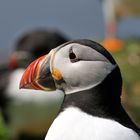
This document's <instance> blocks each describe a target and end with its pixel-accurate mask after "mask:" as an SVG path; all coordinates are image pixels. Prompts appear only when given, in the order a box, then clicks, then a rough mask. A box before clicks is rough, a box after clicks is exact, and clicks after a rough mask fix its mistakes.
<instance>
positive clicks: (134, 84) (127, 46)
mask: <svg viewBox="0 0 140 140" xmlns="http://www.w3.org/2000/svg"><path fill="white" fill-rule="evenodd" d="M123 45H124V46H123V49H122V50H121V51H120V52H116V53H113V56H114V57H115V59H116V61H117V63H118V64H119V66H120V69H121V73H122V77H123V97H122V98H123V104H124V106H125V107H126V109H127V111H128V113H129V114H130V116H131V117H132V118H133V120H134V121H135V122H136V123H137V124H138V125H139V126H140V40H129V41H128V40H127V41H124V44H123Z"/></svg>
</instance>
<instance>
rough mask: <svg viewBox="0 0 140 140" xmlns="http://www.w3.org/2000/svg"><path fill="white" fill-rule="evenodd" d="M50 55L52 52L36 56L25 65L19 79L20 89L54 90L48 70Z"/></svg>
mask: <svg viewBox="0 0 140 140" xmlns="http://www.w3.org/2000/svg"><path fill="white" fill-rule="evenodd" d="M51 57H52V53H49V54H48V55H45V56H42V57H40V58H38V59H37V60H35V61H34V62H32V63H31V64H30V65H29V66H28V67H27V69H26V70H25V72H24V74H23V76H22V78H21V81H20V89H21V88H24V89H35V90H46V91H51V90H56V87H55V83H54V80H53V77H52V74H51V71H50V60H51Z"/></svg>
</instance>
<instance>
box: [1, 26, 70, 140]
mask: <svg viewBox="0 0 140 140" xmlns="http://www.w3.org/2000/svg"><path fill="white" fill-rule="evenodd" d="M67 41H68V38H67V37H66V36H65V35H63V34H62V33H61V32H59V31H57V30H49V29H43V28H39V29H34V30H29V31H27V32H25V33H22V34H21V36H19V37H18V39H17V41H16V43H15V45H14V50H13V52H12V53H11V55H10V57H9V62H7V64H3V65H1V67H0V72H1V74H0V91H1V94H0V109H1V113H2V117H3V120H4V122H5V126H6V127H7V128H8V129H7V130H8V134H9V137H10V139H12V140H13V139H14V140H15V139H16V140H17V139H18V140H25V139H26V140H28V139H29V140H31V139H33V140H40V139H43V138H44V136H45V135H46V131H47V129H48V128H49V127H50V125H51V123H52V121H53V120H54V118H55V116H56V115H57V112H58V111H59V108H60V105H61V103H62V101H63V94H62V93H61V91H54V92H52V94H48V93H46V92H45V93H44V92H43V91H34V90H30V91H29V90H19V88H18V86H19V82H20V79H21V77H22V75H23V72H24V71H25V69H26V67H27V66H28V65H29V64H30V63H31V62H32V61H33V60H35V59H37V58H38V57H40V56H42V55H44V54H46V53H48V52H49V51H50V50H51V49H53V48H55V47H57V46H58V45H60V44H62V43H64V42H67ZM6 69H7V70H6ZM35 92H36V94H33V93H35ZM42 92H43V93H42ZM55 92H57V93H55ZM50 108H51V110H50ZM35 126H36V127H35Z"/></svg>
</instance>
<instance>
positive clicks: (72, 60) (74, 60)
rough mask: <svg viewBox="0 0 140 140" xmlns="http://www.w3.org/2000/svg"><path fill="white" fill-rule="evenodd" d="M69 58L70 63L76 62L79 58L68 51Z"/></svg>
mask: <svg viewBox="0 0 140 140" xmlns="http://www.w3.org/2000/svg"><path fill="white" fill-rule="evenodd" d="M69 58H70V61H71V62H72V63H73V62H77V61H78V60H79V59H78V58H77V56H76V54H75V53H74V52H70V53H69Z"/></svg>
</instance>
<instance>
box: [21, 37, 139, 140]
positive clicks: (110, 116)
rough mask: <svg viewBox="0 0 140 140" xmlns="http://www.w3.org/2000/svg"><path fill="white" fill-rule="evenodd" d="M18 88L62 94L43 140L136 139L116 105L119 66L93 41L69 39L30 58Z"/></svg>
mask: <svg viewBox="0 0 140 140" xmlns="http://www.w3.org/2000/svg"><path fill="white" fill-rule="evenodd" d="M19 87H20V88H24V89H35V90H43V91H54V90H60V91H62V92H63V94H64V100H63V103H62V105H61V108H60V111H59V113H58V115H57V117H56V118H55V120H54V121H53V123H52V125H51V127H50V128H49V130H48V133H47V135H46V137H45V140H140V129H139V128H138V126H136V124H134V123H133V121H132V120H131V118H130V117H129V116H128V114H127V113H126V111H125V110H124V108H123V107H122V104H121V97H120V96H121V91H122V77H121V72H120V68H119V66H118V64H117V63H116V61H115V60H114V58H113V57H112V55H111V54H110V53H109V52H108V51H107V50H106V49H105V48H104V47H102V46H101V45H100V44H98V43H96V42H94V41H92V40H87V39H79V40H72V41H69V42H67V43H64V44H62V45H60V46H58V47H56V48H55V49H52V50H51V51H50V53H49V54H47V55H44V56H42V57H40V58H38V59H37V60H35V61H33V62H32V63H31V64H30V65H29V66H28V68H27V69H26V71H25V72H24V74H23V76H22V78H21V81H20V86H19Z"/></svg>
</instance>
